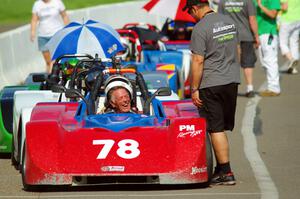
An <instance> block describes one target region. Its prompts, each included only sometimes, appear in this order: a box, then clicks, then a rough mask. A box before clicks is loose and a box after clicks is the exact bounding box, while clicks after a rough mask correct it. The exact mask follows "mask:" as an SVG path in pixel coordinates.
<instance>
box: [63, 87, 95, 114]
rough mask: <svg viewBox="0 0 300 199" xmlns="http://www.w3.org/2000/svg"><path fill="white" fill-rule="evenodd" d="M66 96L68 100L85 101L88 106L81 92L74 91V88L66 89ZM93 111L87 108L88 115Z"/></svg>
mask: <svg viewBox="0 0 300 199" xmlns="http://www.w3.org/2000/svg"><path fill="white" fill-rule="evenodd" d="M65 95H66V97H67V98H71V99H72V98H73V99H74V98H78V97H79V98H81V99H82V100H83V102H84V103H85V104H86V105H88V102H87V101H86V99H85V98H84V96H83V95H82V94H81V93H80V91H79V90H77V89H74V88H70V89H66V92H65ZM91 112H92V111H91V110H90V109H89V108H87V113H88V114H90V113H91Z"/></svg>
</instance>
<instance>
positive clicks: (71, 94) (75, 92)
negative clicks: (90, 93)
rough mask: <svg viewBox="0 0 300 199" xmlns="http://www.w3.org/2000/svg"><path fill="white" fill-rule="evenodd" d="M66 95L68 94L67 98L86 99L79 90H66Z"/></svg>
mask: <svg viewBox="0 0 300 199" xmlns="http://www.w3.org/2000/svg"><path fill="white" fill-rule="evenodd" d="M65 93H66V97H67V98H77V97H79V98H82V99H84V97H83V95H82V94H81V93H80V92H79V91H78V90H77V89H73V88H71V89H66V91H65Z"/></svg>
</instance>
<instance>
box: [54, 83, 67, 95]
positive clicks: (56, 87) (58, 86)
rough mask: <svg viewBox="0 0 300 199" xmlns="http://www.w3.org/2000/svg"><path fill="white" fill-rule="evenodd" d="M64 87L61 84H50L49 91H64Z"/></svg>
mask: <svg viewBox="0 0 300 199" xmlns="http://www.w3.org/2000/svg"><path fill="white" fill-rule="evenodd" d="M66 90H67V89H66V87H64V86H62V85H57V84H56V85H53V86H51V91H52V92H54V93H64V92H66Z"/></svg>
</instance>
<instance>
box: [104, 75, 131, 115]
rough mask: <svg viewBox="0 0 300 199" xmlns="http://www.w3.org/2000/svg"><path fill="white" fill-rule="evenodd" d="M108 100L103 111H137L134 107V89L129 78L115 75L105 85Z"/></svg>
mask: <svg viewBox="0 0 300 199" xmlns="http://www.w3.org/2000/svg"><path fill="white" fill-rule="evenodd" d="M105 93H106V102H105V108H104V110H103V113H137V108H136V107H132V99H133V90H132V86H131V84H130V82H129V80H128V79H126V78H125V77H122V76H115V77H112V78H110V79H108V81H107V83H106V86H105Z"/></svg>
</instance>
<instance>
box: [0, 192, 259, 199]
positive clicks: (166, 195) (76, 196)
mask: <svg viewBox="0 0 300 199" xmlns="http://www.w3.org/2000/svg"><path fill="white" fill-rule="evenodd" d="M254 195H255V196H257V195H260V193H190V194H188V193H186V194H185V193H183V194H112V195H108V194H106V195H104V194H103V195H102V194H96V195H92V194H91V195H88V194H85V195H80V194H76V195H60V196H58V195H39V196H0V198H39V199H40V198H95V197H97V198H99V197H105V198H107V197H174V196H254Z"/></svg>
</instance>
